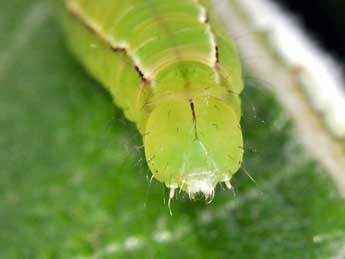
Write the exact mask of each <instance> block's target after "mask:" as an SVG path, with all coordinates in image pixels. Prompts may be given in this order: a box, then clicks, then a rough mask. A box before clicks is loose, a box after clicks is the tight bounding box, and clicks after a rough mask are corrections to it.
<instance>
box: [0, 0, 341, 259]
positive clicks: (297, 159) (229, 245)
mask: <svg viewBox="0 0 345 259" xmlns="http://www.w3.org/2000/svg"><path fill="white" fill-rule="evenodd" d="M0 6H1V8H0V35H1V36H0V37H1V40H0V165H1V168H0V204H1V207H0V257H1V258H72V257H73V258H229V257H231V258H265V259H267V258H331V257H333V256H339V255H340V256H341V253H342V252H343V253H344V251H343V250H342V249H344V243H345V221H344V218H345V205H344V201H343V200H342V199H341V197H340V196H339V194H338V192H337V190H336V187H335V185H334V183H333V182H332V181H331V179H330V178H329V176H328V174H327V172H325V171H324V170H323V169H322V168H321V167H320V166H319V165H318V163H317V162H314V161H311V160H310V159H309V158H308V154H306V153H305V151H304V150H303V149H302V148H301V147H300V146H299V145H298V144H297V143H296V141H295V138H296V137H295V136H294V135H293V133H292V128H293V125H292V123H291V122H290V121H289V119H288V117H287V116H286V115H285V114H284V113H283V112H282V111H281V109H280V108H279V105H278V104H277V103H276V101H275V100H274V98H273V97H272V96H271V95H270V94H269V93H267V92H265V91H264V90H263V89H262V88H260V87H259V86H257V84H256V83H255V84H247V86H246V89H245V93H244V95H243V106H244V107H243V109H244V117H243V123H242V124H243V128H244V133H245V140H246V149H247V150H246V155H245V168H246V171H248V172H249V173H250V174H251V175H252V176H253V177H254V178H255V180H256V184H254V183H253V182H251V181H250V179H249V177H248V176H247V175H246V173H245V172H244V171H243V170H242V172H241V173H238V174H237V175H236V177H234V186H235V188H236V195H233V193H232V192H229V191H225V190H224V189H222V188H218V190H217V194H216V197H215V199H214V201H213V203H211V204H209V205H207V204H205V203H204V202H201V201H200V202H191V201H189V199H188V197H186V195H183V194H182V193H181V194H180V195H178V199H177V200H174V201H173V204H172V210H173V216H172V217H171V216H170V215H169V211H168V207H167V204H166V203H164V202H163V199H164V197H167V194H166V193H165V191H164V188H163V186H162V185H161V184H159V183H157V182H155V181H154V180H153V181H152V183H150V173H149V170H148V169H147V166H146V164H145V162H144V161H145V160H144V157H143V152H142V148H141V145H142V143H141V140H140V136H139V134H138V133H137V131H136V130H135V128H134V126H133V125H132V124H130V123H129V122H127V121H126V120H125V119H124V117H123V116H122V113H121V111H119V110H118V109H117V108H116V107H114V105H113V104H112V101H111V98H110V96H109V95H108V93H107V92H106V91H105V90H103V88H102V87H101V86H100V85H99V84H98V83H96V82H95V81H94V80H92V79H91V78H90V77H89V76H88V75H87V74H86V73H85V72H84V70H83V69H82V67H81V66H80V65H79V64H78V63H77V62H76V61H75V60H74V59H73V57H71V55H70V53H69V52H68V51H67V50H66V47H65V44H64V39H63V37H62V35H61V33H60V31H59V29H58V26H57V24H56V22H55V20H54V17H53V8H52V7H51V5H50V2H47V1H43V0H42V1H39V0H37V1H22V0H12V1H11V3H10V2H9V1H5V0H1V2H0ZM339 258H341V257H339Z"/></svg>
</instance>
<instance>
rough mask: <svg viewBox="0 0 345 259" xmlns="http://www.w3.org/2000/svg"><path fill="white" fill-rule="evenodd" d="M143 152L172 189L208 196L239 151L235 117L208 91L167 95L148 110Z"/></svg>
mask: <svg viewBox="0 0 345 259" xmlns="http://www.w3.org/2000/svg"><path fill="white" fill-rule="evenodd" d="M144 145H145V155H146V158H147V161H148V164H149V167H150V169H151V171H152V172H153V175H154V177H155V178H156V179H157V180H159V181H161V182H164V183H165V185H166V186H167V187H169V188H170V189H171V190H173V191H174V190H175V189H177V188H179V189H182V190H184V191H186V192H187V193H188V194H189V196H190V197H191V198H194V196H195V195H196V194H198V193H200V194H202V195H203V196H204V197H205V198H206V199H209V198H212V197H213V195H214V188H215V186H216V185H217V183H219V182H225V183H226V184H227V186H229V185H230V182H229V180H230V179H231V177H232V175H233V174H234V173H235V172H236V171H237V170H238V169H239V167H240V164H241V161H242V156H243V148H242V146H243V141H242V133H241V129H240V126H239V118H238V116H237V115H236V113H235V111H234V110H233V108H232V106H231V105H230V104H228V103H226V102H224V101H222V100H220V99H217V98H215V97H212V96H199V97H195V98H193V99H181V98H176V99H170V100H168V101H165V102H164V103H161V104H160V105H159V106H157V107H156V108H155V109H154V110H153V111H152V113H151V114H150V116H149V118H148V121H147V124H146V134H145V136H144Z"/></svg>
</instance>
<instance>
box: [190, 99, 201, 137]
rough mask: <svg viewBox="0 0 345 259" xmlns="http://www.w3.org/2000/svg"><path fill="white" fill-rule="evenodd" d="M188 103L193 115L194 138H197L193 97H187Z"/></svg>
mask: <svg viewBox="0 0 345 259" xmlns="http://www.w3.org/2000/svg"><path fill="white" fill-rule="evenodd" d="M189 105H190V109H191V111H192V116H193V125H194V140H198V139H199V136H198V129H197V125H196V114H195V107H194V102H193V99H189Z"/></svg>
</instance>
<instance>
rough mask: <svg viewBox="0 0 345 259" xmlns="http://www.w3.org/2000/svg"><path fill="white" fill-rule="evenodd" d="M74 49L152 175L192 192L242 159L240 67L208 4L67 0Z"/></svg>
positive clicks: (208, 193) (207, 189) (224, 178)
mask: <svg viewBox="0 0 345 259" xmlns="http://www.w3.org/2000/svg"><path fill="white" fill-rule="evenodd" d="M61 4H62V5H63V7H62V9H63V11H62V17H63V18H62V24H63V28H64V31H65V33H66V35H67V39H68V42H69V46H70V48H71V49H72V51H73V53H74V54H75V55H76V56H77V57H78V59H79V60H80V61H81V62H82V63H83V65H84V66H85V67H86V69H87V70H88V71H89V72H90V74H92V75H93V76H94V77H95V78H96V79H97V80H99V81H100V82H101V83H102V84H103V85H104V86H105V87H106V88H107V89H108V91H109V92H110V93H111V95H112V96H113V99H114V102H115V103H116V105H117V106H119V107H121V108H122V109H123V111H124V114H125V116H126V117H127V118H128V119H129V120H131V121H133V122H134V123H135V124H136V126H137V128H138V130H139V131H140V133H141V134H142V136H143V142H144V147H145V156H146V160H147V163H148V165H149V168H150V170H151V171H152V173H153V176H154V178H156V179H157V180H158V181H160V182H163V183H165V185H166V186H167V187H168V188H170V199H172V198H173V196H174V191H175V190H176V189H177V188H180V189H182V190H184V191H186V192H188V194H189V195H190V197H194V195H195V194H196V193H201V194H203V195H204V196H205V198H206V199H208V198H213V196H214V188H215V186H216V185H217V183H219V182H224V183H225V184H226V186H227V187H228V188H231V184H230V179H231V177H232V175H233V174H235V173H236V171H238V169H239V168H240V166H241V162H242V157H243V148H242V147H243V140H242V132H241V127H240V117H241V102H240V98H239V94H240V93H241V91H242V89H243V82H242V75H241V64H240V61H239V58H238V55H237V53H236V49H235V46H234V44H233V42H232V41H231V40H230V39H229V38H228V36H227V34H226V33H225V32H224V31H223V29H222V27H221V26H220V25H219V23H218V22H217V18H216V15H215V14H214V11H213V10H212V7H211V5H210V3H209V2H208V1H207V0H205V1H202V0H200V1H197V0H195V1H194V0H174V1H172V0H126V1H123V0H97V1H95V0H65V1H64V2H61Z"/></svg>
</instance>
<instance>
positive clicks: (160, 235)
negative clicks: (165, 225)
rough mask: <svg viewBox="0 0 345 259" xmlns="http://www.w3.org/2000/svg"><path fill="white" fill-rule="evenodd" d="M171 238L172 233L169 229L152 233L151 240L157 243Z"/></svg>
mask: <svg viewBox="0 0 345 259" xmlns="http://www.w3.org/2000/svg"><path fill="white" fill-rule="evenodd" d="M172 238H173V235H172V233H171V232H170V231H167V230H164V231H159V232H157V233H155V234H154V236H153V240H154V241H156V242H157V243H166V242H169V241H171V240H172Z"/></svg>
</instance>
